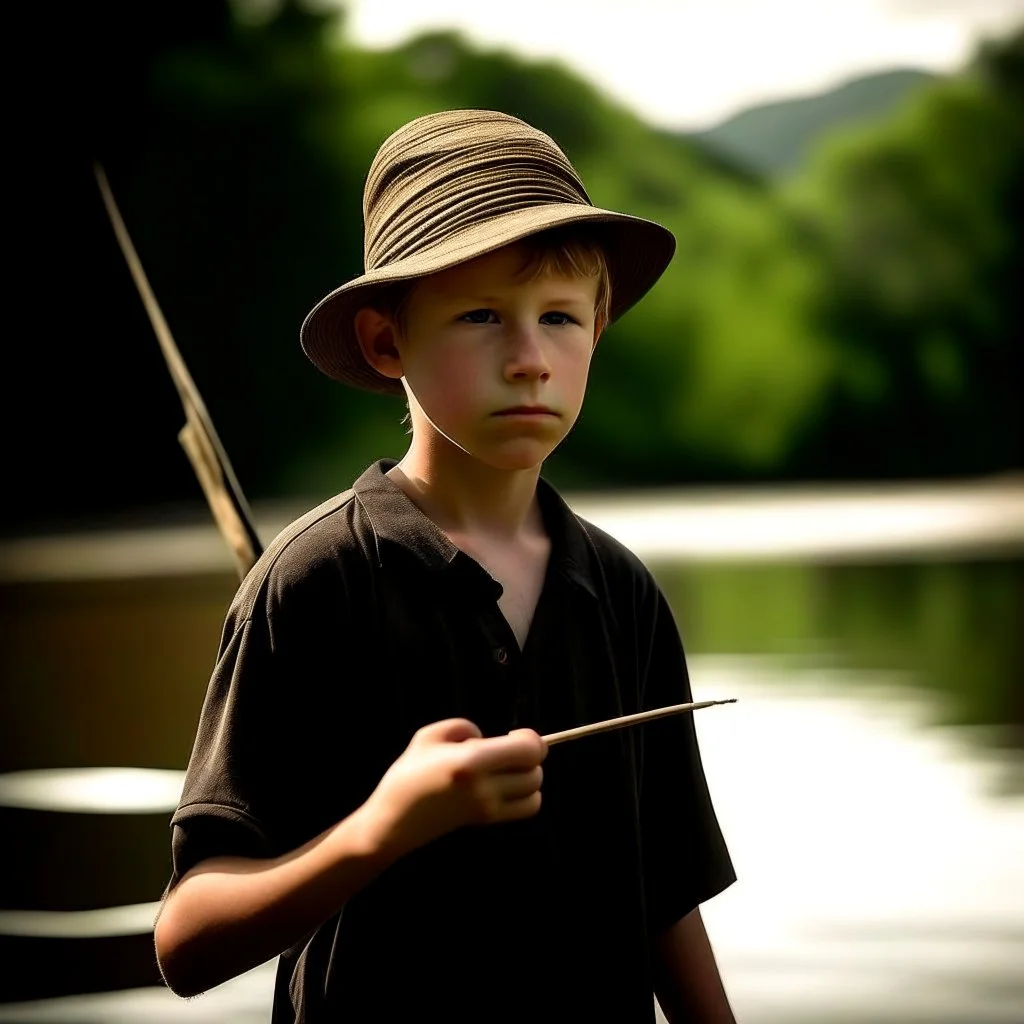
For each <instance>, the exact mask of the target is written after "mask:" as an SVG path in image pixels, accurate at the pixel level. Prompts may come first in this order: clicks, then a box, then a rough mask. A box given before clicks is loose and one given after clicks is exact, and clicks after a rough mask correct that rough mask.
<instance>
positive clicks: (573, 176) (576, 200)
mask: <svg viewBox="0 0 1024 1024" xmlns="http://www.w3.org/2000/svg"><path fill="white" fill-rule="evenodd" d="M566 203H568V204H576V205H585V206H592V205H593V204H592V203H591V201H590V197H589V196H588V195H587V191H586V189H585V188H584V187H583V182H582V181H581V180H580V178H579V175H578V174H577V173H576V171H575V169H574V168H573V166H572V164H571V163H570V162H569V160H568V158H567V157H566V155H565V154H564V153H563V152H562V150H561V148H560V147H559V146H558V145H557V144H556V143H555V141H554V140H553V139H552V138H551V137H550V136H548V135H546V134H545V133H544V132H542V131H540V130H538V129H537V128H534V127H533V126H532V125H529V124H527V123H526V122H525V121H521V120H520V119H519V118H517V117H513V116H511V115H510V114H503V113H501V112H499V111H493V110H447V111H442V112H440V113H437V114H427V115H426V116H424V117H419V118H416V119H415V120H413V121H410V122H409V123H408V124H406V125H404V126H403V127H402V128H400V129H399V130H398V131H396V132H394V133H393V134H392V135H390V136H389V137H388V138H387V139H385V140H384V142H383V143H382V144H381V146H380V149H378V151H377V155H376V156H375V157H374V160H373V163H372V164H371V165H370V170H369V173H368V174H367V178H366V185H365V188H364V190H363V225H364V234H363V258H364V264H365V268H366V270H367V271H370V270H374V269H378V268H380V267H383V266H387V265H388V264H390V263H394V262H395V261H397V260H401V259H405V258H407V257H409V256H411V255H414V254H418V253H422V252H425V251H427V250H429V249H431V248H432V247H434V246H436V245H440V244H442V243H444V242H445V241H446V240H447V239H450V238H452V236H454V235H456V234H458V233H459V232H461V231H464V230H465V229H466V228H469V227H472V226H473V225H476V224H480V223H483V222H485V221H488V220H492V219H493V218H495V217H499V216H502V215H504V214H509V213H513V212H515V211H517V210H523V209H526V208H529V207H534V206H548V205H551V204H566Z"/></svg>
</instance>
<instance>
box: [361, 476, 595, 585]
mask: <svg viewBox="0 0 1024 1024" xmlns="http://www.w3.org/2000/svg"><path fill="white" fill-rule="evenodd" d="M394 465H396V461H395V460H394V459H380V460H378V461H377V462H374V463H373V464H372V465H370V466H369V467H368V468H367V469H366V470H365V471H364V472H363V473H362V475H361V476H360V477H359V478H358V479H357V480H356V481H355V483H354V484H353V485H352V489H353V491H354V492H355V495H356V498H357V499H358V500H359V503H360V504H361V505H362V507H363V509H364V510H365V512H366V515H367V517H368V518H369V520H370V525H371V526H372V527H373V532H374V535H375V538H376V542H377V559H378V561H379V563H380V564H381V565H383V564H384V560H385V558H386V556H387V549H388V548H389V547H391V548H392V549H394V548H399V549H404V550H405V551H406V552H407V553H408V554H410V555H412V556H413V557H414V558H416V559H417V560H418V561H419V562H420V563H421V564H422V565H423V566H425V567H426V568H428V569H431V570H438V569H447V568H449V567H451V566H452V565H453V564H454V563H456V562H457V561H459V560H461V559H460V557H459V556H462V557H467V556H465V555H464V553H463V552H462V551H461V550H460V549H459V548H458V547H456V546H455V545H454V544H453V543H452V542H451V541H450V540H449V539H448V537H447V536H446V535H445V534H444V533H443V532H442V531H441V530H440V529H439V528H438V526H437V525H436V524H435V523H434V522H433V520H431V519H429V518H428V517H427V516H426V515H425V514H424V513H423V511H422V510H421V509H420V508H419V507H418V506H417V505H416V504H415V503H414V502H413V501H412V500H411V499H410V498H409V496H408V495H407V494H406V493H405V492H404V491H403V490H402V489H401V488H400V487H399V486H398V485H397V484H396V483H395V482H394V481H393V480H392V479H391V478H390V477H389V476H387V471H388V470H389V469H391V467H392V466H394ZM537 498H538V501H539V502H540V508H541V514H542V515H543V517H544V525H545V528H546V529H547V531H548V535H549V536H550V538H551V561H552V563H553V566H554V567H555V568H556V569H558V570H559V571H560V572H561V573H562V575H563V576H565V577H566V578H567V579H569V580H570V581H572V582H573V583H575V584H577V585H579V586H581V587H582V588H583V589H584V590H586V591H587V592H588V593H590V594H591V595H592V596H593V597H596V596H597V588H596V586H595V584H594V575H593V570H592V565H593V557H592V545H591V543H590V539H589V538H588V536H587V534H586V531H585V529H584V528H583V526H582V525H581V523H580V521H579V519H578V518H577V517H576V515H575V514H574V513H573V511H572V510H571V509H570V508H569V506H568V505H567V504H566V503H565V501H564V499H563V498H562V497H561V495H560V494H559V493H558V492H557V491H556V490H555V488H554V487H552V486H551V484H549V483H548V482H547V481H546V480H544V479H543V477H542V478H540V479H539V480H538V481H537Z"/></svg>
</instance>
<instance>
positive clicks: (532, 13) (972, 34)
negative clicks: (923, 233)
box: [321, 0, 1024, 130]
mask: <svg viewBox="0 0 1024 1024" xmlns="http://www.w3.org/2000/svg"><path fill="white" fill-rule="evenodd" d="M321 2H326V3H332V2H334V3H338V2H341V3H343V4H344V6H345V7H347V8H348V12H349V13H348V33H349V35H350V38H353V39H354V40H355V41H357V42H359V43H361V44H363V45H367V46H390V45H393V44H394V43H397V42H399V41H401V40H403V39H405V38H407V37H408V36H409V35H411V34H414V33H417V32H421V31H424V30H427V29H439V28H447V29H452V28H454V29H458V30H459V31H461V32H462V33H463V34H464V35H465V36H466V37H467V38H468V39H470V40H472V41H474V42H476V43H479V44H483V45H485V46H491V47H494V46H500V47H506V48H508V49H511V50H513V51H515V52H518V53H520V54H522V55H524V56H528V57H534V58H558V59H561V60H563V61H564V62H565V63H566V64H568V65H570V66H572V67H573V68H575V69H576V70H577V71H579V72H580V73H581V74H583V75H585V76H586V77H588V78H589V79H590V80H591V81H593V82H595V83H596V84H598V85H599V86H600V87H602V88H603V89H604V90H605V91H606V92H607V93H609V94H611V95H612V96H614V97H616V98H618V99H619V100H620V101H623V102H624V103H626V104H627V105H628V106H630V107H632V108H633V109H634V110H636V111H637V112H638V113H639V114H640V115H641V116H643V117H645V118H646V119H648V120H649V121H651V122H653V123H657V124H660V125H663V126H665V127H669V128H679V129H687V130H694V129H699V128H703V127H707V126H709V125H711V124H714V123H717V122H718V121H720V120H722V119H723V118H725V117H728V116H729V115H730V114H733V113H735V112H736V111H738V110H740V109H743V108H744V107H747V106H750V105H752V104H756V103H762V102H765V101H767V100H773V99H782V98H788V97H791V96H796V95H803V94H805V93H809V92H811V93H813V92H817V91H819V90H822V89H826V88H829V87H831V86H833V85H836V84H838V83H839V82H841V81H843V80H845V79H846V78H848V77H852V76H855V75H859V74H862V73H865V72H872V71H878V70H884V69H888V68H892V67H894V66H898V67H917V68H923V69H928V70H934V71H946V70H953V69H955V68H956V67H958V66H959V65H960V64H961V63H962V62H963V61H964V60H965V59H966V58H967V57H968V56H969V55H970V53H971V52H972V51H973V48H974V44H975V43H976V42H977V41H978V40H979V39H980V38H982V37H985V36H990V35H998V34H1002V33H1004V32H1006V31H1007V30H1008V29H1010V28H1012V27H1014V26H1016V25H1018V24H1021V23H1024V0H347V2H346V0H321Z"/></svg>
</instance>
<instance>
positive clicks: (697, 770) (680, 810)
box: [639, 587, 736, 933]
mask: <svg viewBox="0 0 1024 1024" xmlns="http://www.w3.org/2000/svg"><path fill="white" fill-rule="evenodd" d="M654 595H655V601H654V608H653V614H652V615H651V617H650V620H649V622H648V623H647V628H646V629H645V630H643V631H642V632H641V636H643V637H646V638H647V640H648V642H647V644H645V645H644V647H643V648H642V649H641V651H640V652H639V653H640V658H641V668H642V671H643V676H642V679H643V696H642V704H643V707H644V708H645V709H651V708H656V707H665V706H668V705H671V704H682V703H687V702H689V701H691V700H693V697H692V694H691V689H690V680H689V675H688V672H687V667H686V657H685V654H684V651H683V644H682V640H681V638H680V635H679V630H678V628H677V625H676V622H675V619H674V617H673V615H672V611H671V609H670V607H669V605H668V602H667V601H666V599H665V596H664V594H663V593H662V592H661V590H660V588H657V587H655V589H654ZM640 734H641V738H642V739H641V773H640V819H641V835H642V843H643V865H644V888H645V896H646V902H647V909H648V922H649V928H650V931H651V932H652V933H656V932H659V931H662V930H664V929H665V928H668V927H669V926H671V925H672V924H674V923H675V922H676V921H678V920H679V919H680V918H682V917H684V916H685V915H686V914H688V913H689V912H690V911H691V910H693V909H694V908H695V907H697V906H699V905H700V904H701V903H703V902H705V901H706V900H709V899H711V897H713V896H715V895H717V894H718V893H720V892H721V891H722V890H723V889H726V888H727V887H728V886H729V885H731V884H732V883H733V882H734V881H735V880H736V874H735V871H734V869H733V864H732V859H731V857H730V855H729V851H728V848H727V845H726V842H725V838H724V836H723V834H722V829H721V827H720V825H719V821H718V817H717V815H716V813H715V809H714V805H713V803H712V799H711V794H710V792H709V789H708V784H707V779H706V777H705V773H704V766H703V763H702V760H701V754H700V749H699V745H698V741H697V733H696V728H695V723H694V715H693V714H683V715H673V716H671V717H668V718H664V719H660V720H657V721H654V722H651V723H649V724H648V725H646V726H644V728H643V729H642V730H640Z"/></svg>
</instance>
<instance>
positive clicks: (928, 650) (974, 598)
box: [657, 559, 1024, 786]
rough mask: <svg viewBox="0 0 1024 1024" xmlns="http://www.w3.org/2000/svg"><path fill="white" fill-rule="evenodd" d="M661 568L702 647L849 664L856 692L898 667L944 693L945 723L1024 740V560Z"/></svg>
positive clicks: (978, 734) (939, 716) (978, 735)
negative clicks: (880, 674) (878, 674)
mask: <svg viewBox="0 0 1024 1024" xmlns="http://www.w3.org/2000/svg"><path fill="white" fill-rule="evenodd" d="M657 575H658V577H659V579H660V580H661V582H662V584H663V586H664V587H665V589H666V592H667V593H668V595H669V598H670V600H671V602H672V605H673V608H674V610H675V612H676V615H677V618H678V620H679V623H680V629H681V630H682V632H683V635H684V638H685V640H686V643H687V648H688V650H689V651H690V653H691V654H702V653H725V654H774V655H785V656H787V657H789V658H791V659H794V658H795V659H798V660H799V661H802V662H809V663H811V664H814V665H832V666H838V667H842V668H844V669H849V670H852V671H850V672H849V673H848V675H847V677H846V678H847V685H848V686H849V687H850V688H851V690H853V691H857V690H861V689H863V688H864V687H866V686H870V685H872V683H873V681H874V680H875V679H876V678H877V673H879V672H882V673H889V674H893V673H895V674H898V675H899V678H900V680H901V685H906V686H910V687H913V688H917V689H920V690H922V691H924V692H927V693H929V694H931V695H933V696H934V697H935V698H936V699H935V700H934V701H931V702H929V705H928V707H929V711H928V714H929V715H931V716H932V720H933V721H934V722H936V723H937V724H942V723H945V724H956V725H962V726H969V727H971V728H972V732H971V739H972V742H974V743H977V744H979V745H982V746H989V747H994V748H999V749H1003V748H1006V749H1012V750H1022V749H1024V561H1021V560H1019V559H1014V560H994V561H976V562H952V561H943V562H908V563H899V562H896V563H887V564H879V565H865V564H827V563H814V562H802V563H793V564H784V565H721V566H708V565H700V566H681V565H672V564H668V563H666V564H663V565H662V566H660V567H659V568H658V569H657ZM858 670H862V671H858ZM965 735H966V733H965ZM1007 782H1008V784H1013V785H1015V786H1019V785H1020V783H1021V780H1020V779H1019V778H1016V779H1014V778H1013V777H1012V776H1009V777H1008V778H1007Z"/></svg>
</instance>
